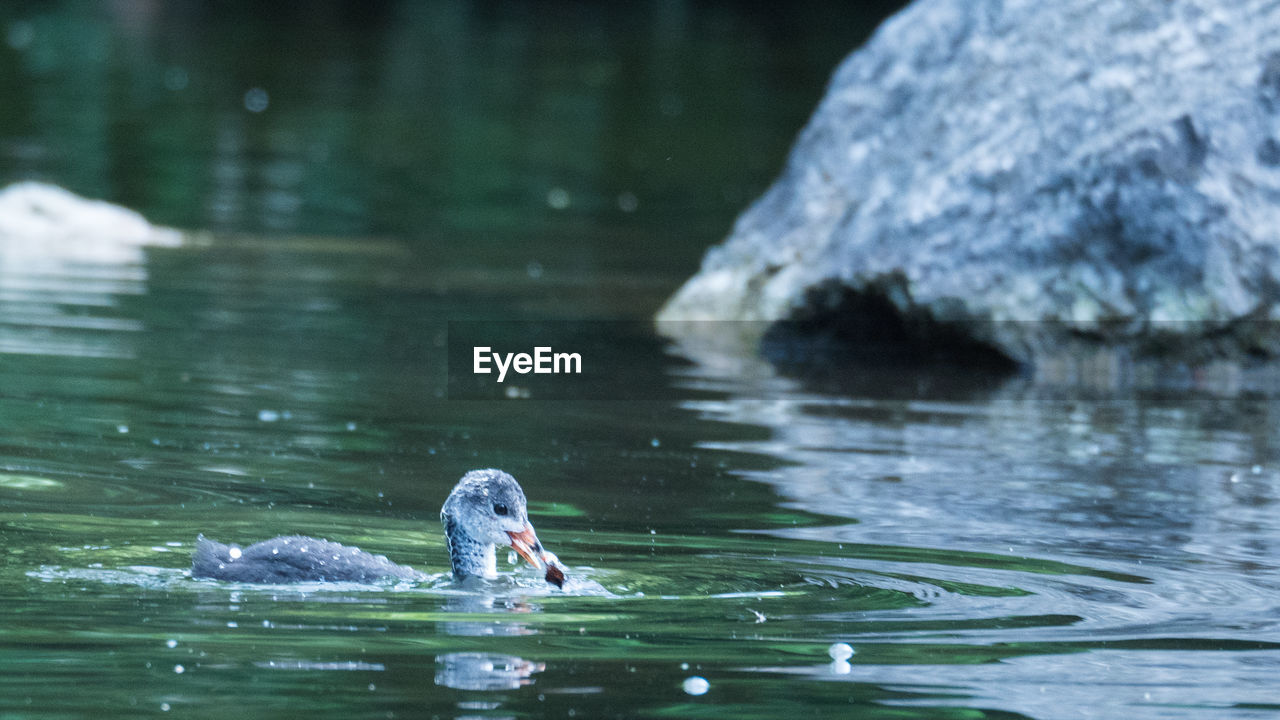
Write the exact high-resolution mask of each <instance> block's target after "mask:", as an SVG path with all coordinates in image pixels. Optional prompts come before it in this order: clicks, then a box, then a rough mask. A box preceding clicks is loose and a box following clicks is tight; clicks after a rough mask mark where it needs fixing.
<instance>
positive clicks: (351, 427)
mask: <svg viewBox="0 0 1280 720" xmlns="http://www.w3.org/2000/svg"><path fill="white" fill-rule="evenodd" d="M355 429H356V424H355V423H353V422H349V423H347V432H355Z"/></svg>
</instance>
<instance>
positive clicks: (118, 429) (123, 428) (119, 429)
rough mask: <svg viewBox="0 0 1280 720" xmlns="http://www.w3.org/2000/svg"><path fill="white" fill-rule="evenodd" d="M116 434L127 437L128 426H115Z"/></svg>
mask: <svg viewBox="0 0 1280 720" xmlns="http://www.w3.org/2000/svg"><path fill="white" fill-rule="evenodd" d="M116 432H118V433H120V434H121V435H128V434H129V426H128V425H117V426H116Z"/></svg>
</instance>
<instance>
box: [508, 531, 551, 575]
mask: <svg viewBox="0 0 1280 720" xmlns="http://www.w3.org/2000/svg"><path fill="white" fill-rule="evenodd" d="M507 536H508V537H510V538H511V547H512V549H514V550H515V551H516V552H518V553H520V557H522V558H524V559H525V560H527V561H529V564H530V565H532V566H534V567H535V568H537V569H539V570H541V569H542V556H543V555H544V554H545V553H546V551H545V550H543V549H542V543H540V542H538V536H537V535H535V534H534V533H533V526H532V525H530V524H529V523H525V525H524V529H523V530H521V531H520V532H508V533H507Z"/></svg>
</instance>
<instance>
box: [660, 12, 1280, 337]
mask: <svg viewBox="0 0 1280 720" xmlns="http://www.w3.org/2000/svg"><path fill="white" fill-rule="evenodd" d="M1278 302H1280V4H1277V3H1274V2H1268V1H1258V0H1253V1H1242V2H1235V3H1220V2H1217V1H1216V0H1171V1H1170V0H1063V1H1062V2H1052V3H1040V2H1030V1H1027V0H1018V1H1008V0H917V2H916V3H914V4H913V5H911V6H910V7H908V8H907V9H906V10H904V11H903V12H901V13H899V14H898V15H897V16H895V17H893V18H891V19H890V20H889V21H888V22H886V23H885V25H884V26H883V27H882V28H880V30H879V31H878V32H877V33H876V35H875V36H874V37H873V38H872V39H871V40H870V41H869V42H868V43H867V45H866V46H865V47H863V48H862V49H860V50H858V51H857V52H855V53H853V54H852V55H851V56H850V57H849V58H847V59H846V60H845V61H844V63H843V64H842V65H841V67H840V68H839V69H838V70H837V72H836V74H835V76H834V78H833V80H832V82H831V85H830V87H829V89H828V91H827V95H826V97H825V98H824V99H823V101H822V103H821V104H820V106H819V108H818V110H817V112H816V114H815V115H814V117H813V118H812V119H811V121H810V123H809V125H808V126H807V127H806V128H805V130H804V131H803V133H802V134H801V136H800V138H799V140H798V142H797V143H796V146H795V147H794V149H793V150H792V153H791V156H790V158H789V160H788V163H787V166H786V169H785V170H784V172H783V174H782V176H781V178H779V179H778V180H777V182H776V183H775V184H774V185H773V187H771V188H770V189H769V190H768V192H767V193H766V194H765V195H764V196H763V197H762V198H760V199H759V200H758V201H757V202H756V203H755V204H754V205H753V206H752V207H751V208H750V209H748V210H747V211H746V212H745V213H744V214H743V215H742V217H741V218H739V220H738V222H737V224H736V226H735V228H734V231H733V233H732V235H731V236H730V237H729V239H728V240H727V241H726V242H725V243H724V244H723V245H721V246H719V247H716V248H713V249H712V250H711V251H710V252H708V254H707V256H706V258H705V259H704V261H703V265H702V268H701V270H700V271H699V272H698V274H697V275H695V276H694V277H693V278H692V279H690V280H689V281H688V282H687V283H686V284H685V286H684V287H683V288H681V289H680V290H679V292H677V294H676V295H675V296H674V297H672V298H671V299H670V300H669V301H668V303H667V305H666V306H665V307H664V308H663V309H662V310H661V312H660V313H659V316H658V319H659V324H660V326H661V327H663V328H665V329H666V330H667V331H668V332H670V333H673V334H676V335H688V334H690V333H696V332H699V331H705V330H707V328H709V327H714V326H717V325H723V324H716V323H711V324H708V323H684V322H681V321H686V320H752V321H764V322H763V323H761V322H753V323H745V324H741V325H735V326H733V327H734V328H735V329H733V330H730V333H733V332H745V333H748V334H749V335H750V333H753V332H756V330H758V329H759V328H761V327H768V326H769V325H770V324H772V323H775V322H777V321H781V320H786V319H801V320H804V321H805V324H806V325H808V326H810V327H819V328H822V327H831V326H833V325H841V324H843V325H845V326H850V325H851V326H852V333H853V336H854V338H855V339H857V337H858V336H859V335H860V334H865V333H871V334H874V333H875V332H876V328H877V327H880V326H882V325H884V324H885V323H887V324H889V325H891V326H893V328H894V329H893V331H892V332H891V333H890V334H891V335H892V334H894V333H898V334H902V335H904V336H907V337H910V338H913V339H916V340H920V339H923V341H924V342H925V344H928V342H929V340H930V338H933V337H938V336H940V335H941V336H943V337H945V338H946V340H947V342H951V341H952V340H955V339H957V338H960V339H962V341H963V342H967V341H975V342H977V343H979V344H981V345H984V346H987V347H990V348H994V349H996V350H998V351H999V353H1001V354H1003V355H1004V356H1006V357H1008V358H1011V359H1014V360H1017V361H1021V362H1028V361H1030V362H1035V361H1036V360H1037V359H1038V358H1039V357H1042V356H1044V355H1046V354H1052V353H1056V352H1058V351H1059V350H1060V349H1061V345H1062V343H1064V342H1071V343H1075V342H1081V343H1084V344H1086V345H1094V346H1101V347H1110V348H1122V349H1124V351H1125V352H1128V351H1130V350H1132V351H1134V352H1135V353H1137V354H1139V355H1142V354H1146V355H1154V356H1169V355H1177V354H1188V353H1189V354H1192V355H1200V356H1214V355H1241V354H1246V353H1252V354H1258V353H1261V354H1264V355H1269V356H1275V355H1277V354H1280V352H1278V351H1280V333H1278V332H1277V330H1280V324H1277V323H1274V322H1272V321H1274V320H1277V319H1280V305H1278ZM853 316H857V317H858V318H861V320H858V319H856V318H854V319H851V318H853ZM720 329H721V330H723V329H724V328H723V327H721V328H720ZM846 329H847V328H846ZM748 339H751V340H753V341H755V340H759V337H757V336H754V335H752V336H750V337H749V338H748Z"/></svg>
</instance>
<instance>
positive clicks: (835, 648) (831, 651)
mask: <svg viewBox="0 0 1280 720" xmlns="http://www.w3.org/2000/svg"><path fill="white" fill-rule="evenodd" d="M827 654H828V655H830V656H831V659H832V660H837V661H839V660H848V659H849V658H851V657H853V647H851V646H850V645H849V643H832V645H831V647H829V648H827Z"/></svg>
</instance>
